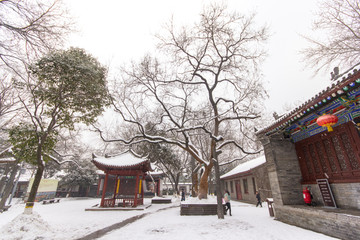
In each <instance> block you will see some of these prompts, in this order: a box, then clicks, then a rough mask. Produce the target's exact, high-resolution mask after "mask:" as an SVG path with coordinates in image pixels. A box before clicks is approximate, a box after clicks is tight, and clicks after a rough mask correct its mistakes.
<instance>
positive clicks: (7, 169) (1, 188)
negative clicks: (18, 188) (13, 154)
mask: <svg viewBox="0 0 360 240" xmlns="http://www.w3.org/2000/svg"><path fill="white" fill-rule="evenodd" d="M11 166H13V163H12V164H10V163H7V164H6V165H5V170H4V174H3V177H2V178H1V180H0V197H1V196H2V195H3V192H4V191H5V183H6V179H7V175H8V174H9V172H10V169H11Z"/></svg>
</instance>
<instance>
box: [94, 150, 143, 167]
mask: <svg viewBox="0 0 360 240" xmlns="http://www.w3.org/2000/svg"><path fill="white" fill-rule="evenodd" d="M93 161H94V162H97V163H100V164H101V165H104V166H108V167H132V166H136V165H139V164H141V163H144V162H146V161H148V160H147V159H146V158H144V157H139V156H137V155H136V154H135V153H133V152H132V151H131V150H128V151H127V152H124V153H121V154H119V155H117V156H112V157H98V156H95V155H94V158H93Z"/></svg>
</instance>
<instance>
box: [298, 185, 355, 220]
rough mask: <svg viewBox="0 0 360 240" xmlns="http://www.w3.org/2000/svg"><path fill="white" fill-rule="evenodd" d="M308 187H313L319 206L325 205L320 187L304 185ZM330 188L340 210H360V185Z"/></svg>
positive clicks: (313, 193) (312, 190) (332, 186)
mask: <svg viewBox="0 0 360 240" xmlns="http://www.w3.org/2000/svg"><path fill="white" fill-rule="evenodd" d="M306 186H310V187H311V192H312V195H313V197H314V199H313V200H314V201H315V202H316V203H317V204H318V205H324V202H323V199H322V196H321V194H320V190H319V187H318V185H316V184H311V185H304V187H306ZM330 187H331V190H332V192H333V195H334V198H335V202H336V205H337V206H338V208H345V209H360V183H333V184H330ZM359 221H360V220H359Z"/></svg>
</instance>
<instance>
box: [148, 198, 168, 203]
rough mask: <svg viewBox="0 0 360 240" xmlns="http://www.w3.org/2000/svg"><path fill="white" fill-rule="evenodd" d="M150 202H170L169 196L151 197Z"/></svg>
mask: <svg viewBox="0 0 360 240" xmlns="http://www.w3.org/2000/svg"><path fill="white" fill-rule="evenodd" d="M151 203H153V204H164V203H165V204H167V203H171V198H153V199H151Z"/></svg>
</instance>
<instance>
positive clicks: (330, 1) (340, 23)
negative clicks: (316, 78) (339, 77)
mask: <svg viewBox="0 0 360 240" xmlns="http://www.w3.org/2000/svg"><path fill="white" fill-rule="evenodd" d="M319 9H320V12H319V13H318V15H317V17H318V18H317V20H315V22H314V30H315V33H317V32H321V33H322V36H324V35H325V36H326V37H325V38H321V39H320V38H315V37H309V36H307V37H305V38H306V39H307V40H309V42H310V43H311V47H309V48H306V49H305V50H304V51H303V54H304V59H305V60H306V61H307V62H308V63H309V65H311V66H315V67H316V72H318V71H320V70H321V69H324V68H325V69H329V67H331V66H330V65H333V66H332V67H334V65H335V64H336V65H339V64H344V65H345V66H346V67H349V65H351V66H352V65H355V64H357V63H359V62H360V1H359V0H324V1H322V2H321V4H320V6H319ZM324 33H325V34H324Z"/></svg>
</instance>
